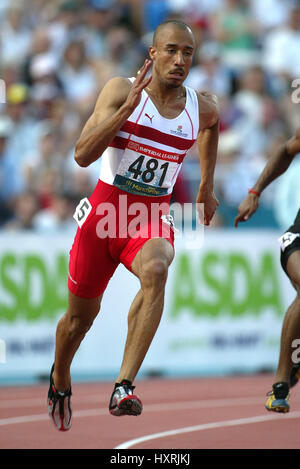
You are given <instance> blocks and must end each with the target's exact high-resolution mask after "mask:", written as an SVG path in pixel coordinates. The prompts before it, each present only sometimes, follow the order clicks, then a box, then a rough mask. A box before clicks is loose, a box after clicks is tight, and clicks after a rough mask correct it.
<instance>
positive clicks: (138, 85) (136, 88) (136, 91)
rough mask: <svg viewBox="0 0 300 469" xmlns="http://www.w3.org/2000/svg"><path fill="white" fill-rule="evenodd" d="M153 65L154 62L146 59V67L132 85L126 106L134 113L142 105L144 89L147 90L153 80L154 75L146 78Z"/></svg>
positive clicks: (139, 72)
mask: <svg viewBox="0 0 300 469" xmlns="http://www.w3.org/2000/svg"><path fill="white" fill-rule="evenodd" d="M151 65H152V60H148V59H146V60H145V62H144V65H143V66H142V67H141V68H140V70H139V71H138V73H137V77H136V79H135V80H134V82H133V84H132V87H131V90H130V92H129V94H128V97H127V99H126V102H125V105H126V106H128V107H129V108H130V109H131V110H132V112H133V111H134V110H135V108H136V107H137V106H138V105H139V103H140V100H141V97H142V91H143V89H145V88H146V87H147V86H148V85H149V83H150V81H151V80H152V75H150V76H149V77H148V78H145V77H146V75H147V73H148V71H149V70H150V68H151Z"/></svg>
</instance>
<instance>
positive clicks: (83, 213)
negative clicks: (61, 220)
mask: <svg viewBox="0 0 300 469" xmlns="http://www.w3.org/2000/svg"><path fill="white" fill-rule="evenodd" d="M91 210H92V206H91V204H90V202H89V199H87V198H86V197H85V198H84V199H82V200H81V201H80V202H79V204H78V205H77V207H76V210H75V213H74V215H73V218H74V219H75V220H76V221H77V224H78V226H79V228H81V227H82V225H83V224H84V222H85V220H86V219H87V217H88V216H89V214H90V212H91Z"/></svg>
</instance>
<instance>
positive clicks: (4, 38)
mask: <svg viewBox="0 0 300 469" xmlns="http://www.w3.org/2000/svg"><path fill="white" fill-rule="evenodd" d="M23 20H24V11H23V10H22V8H21V7H20V6H18V4H14V5H13V6H12V7H10V8H9V9H8V10H7V15H6V18H5V20H4V24H3V25H2V27H1V30H0V47H1V49H0V63H2V64H5V65H9V64H14V65H19V66H20V65H21V64H22V62H23V60H24V58H25V57H26V56H27V54H28V52H29V47H30V41H31V33H30V30H29V28H28V27H26V25H25V24H24V21H23Z"/></svg>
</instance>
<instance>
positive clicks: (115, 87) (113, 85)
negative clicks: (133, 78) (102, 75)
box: [99, 77, 132, 102]
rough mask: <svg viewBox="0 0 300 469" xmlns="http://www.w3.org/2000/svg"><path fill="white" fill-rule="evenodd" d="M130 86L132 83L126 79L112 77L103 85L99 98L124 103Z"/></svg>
mask: <svg viewBox="0 0 300 469" xmlns="http://www.w3.org/2000/svg"><path fill="white" fill-rule="evenodd" d="M131 86H132V83H131V82H130V80H129V79H128V78H123V77H113V78H111V79H110V80H108V81H107V83H106V84H105V85H104V87H103V88H102V90H101V92H100V94H99V98H101V99H103V98H106V99H109V100H112V101H115V102H122V101H125V100H126V98H127V96H128V93H129V91H130V89H131Z"/></svg>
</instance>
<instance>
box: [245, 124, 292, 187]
mask: <svg viewBox="0 0 300 469" xmlns="http://www.w3.org/2000/svg"><path fill="white" fill-rule="evenodd" d="M297 153H300V127H299V128H298V129H297V132H296V134H295V135H294V136H293V137H292V138H291V139H289V140H288V141H287V142H286V143H285V144H284V145H281V146H280V147H279V149H278V151H277V152H276V153H275V155H274V156H272V157H271V158H270V159H269V161H268V163H267V164H266V166H265V168H264V170H263V172H262V173H261V175H260V176H259V178H258V180H257V182H256V184H255V185H254V187H253V188H252V189H253V191H255V192H258V193H259V194H261V192H262V191H263V190H264V189H265V188H266V187H267V186H268V185H269V184H270V183H271V182H272V181H274V179H276V178H278V177H279V176H280V175H281V174H283V173H284V172H285V171H286V170H287V169H288V167H289V166H290V164H291V162H292V161H293V159H294V157H295V155H297ZM253 195H255V194H253Z"/></svg>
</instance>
